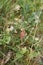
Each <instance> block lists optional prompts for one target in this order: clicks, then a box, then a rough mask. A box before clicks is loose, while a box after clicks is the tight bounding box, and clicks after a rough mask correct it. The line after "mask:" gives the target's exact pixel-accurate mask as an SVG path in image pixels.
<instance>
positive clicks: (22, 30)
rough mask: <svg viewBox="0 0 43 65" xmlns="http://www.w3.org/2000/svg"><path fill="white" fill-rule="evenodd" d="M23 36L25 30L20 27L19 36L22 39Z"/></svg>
mask: <svg viewBox="0 0 43 65" xmlns="http://www.w3.org/2000/svg"><path fill="white" fill-rule="evenodd" d="M24 37H25V30H24V29H21V33H20V38H21V39H23V38H24Z"/></svg>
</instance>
